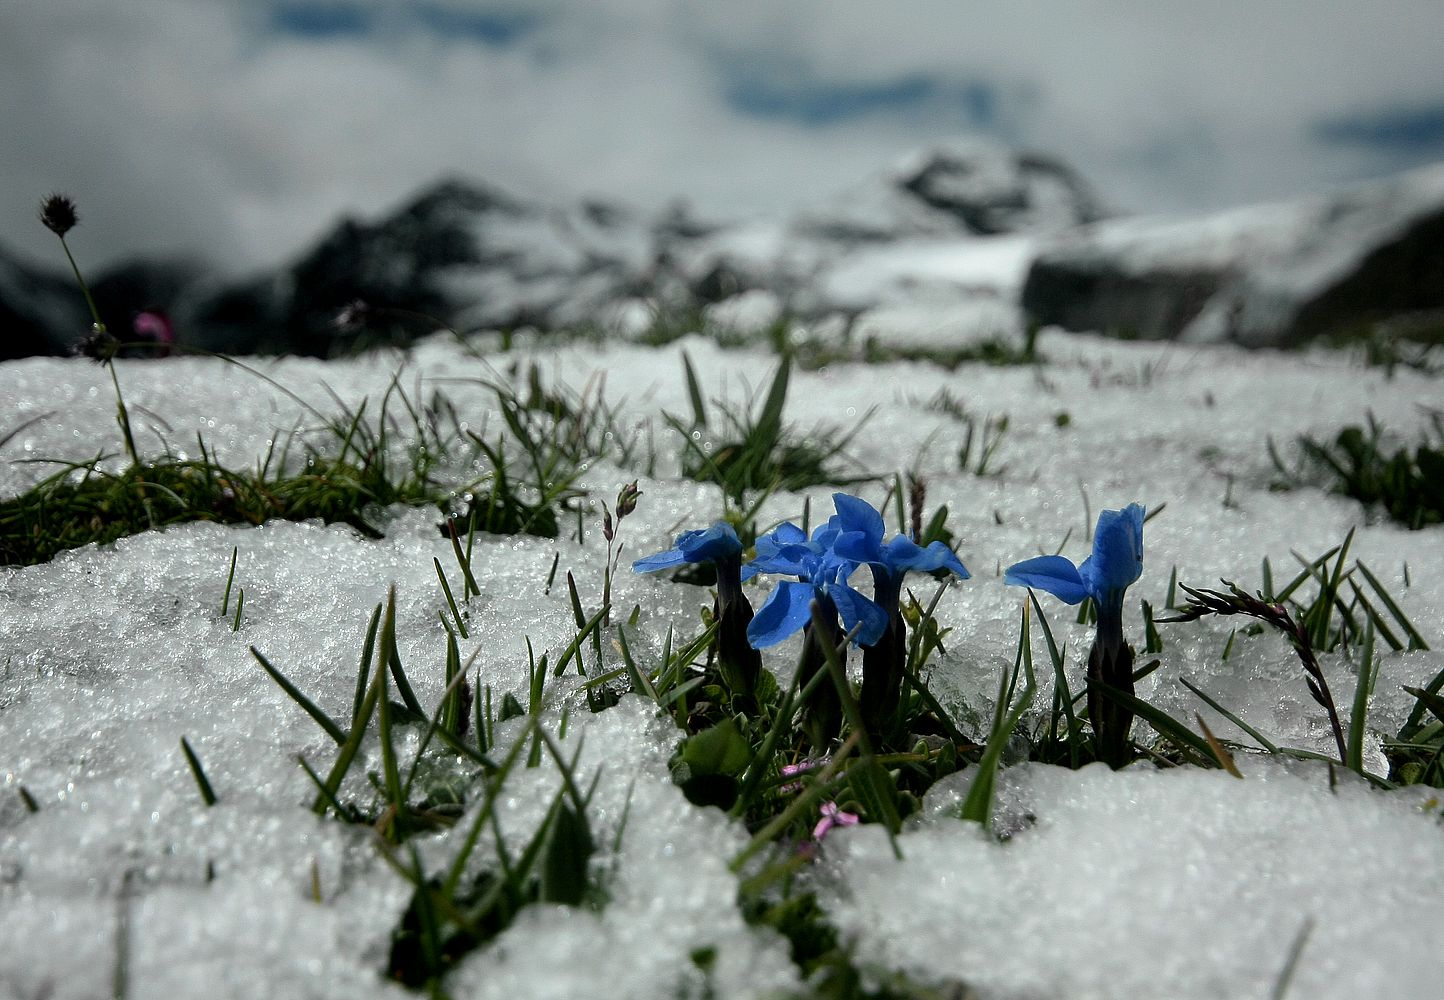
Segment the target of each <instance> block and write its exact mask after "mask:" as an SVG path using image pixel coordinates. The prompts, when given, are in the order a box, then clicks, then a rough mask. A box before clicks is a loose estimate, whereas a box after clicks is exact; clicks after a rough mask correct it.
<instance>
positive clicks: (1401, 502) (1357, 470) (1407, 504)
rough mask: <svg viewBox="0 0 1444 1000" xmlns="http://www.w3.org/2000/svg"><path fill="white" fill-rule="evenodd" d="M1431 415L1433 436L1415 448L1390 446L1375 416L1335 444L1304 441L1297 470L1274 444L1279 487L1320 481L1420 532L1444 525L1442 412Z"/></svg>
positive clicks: (1343, 432)
mask: <svg viewBox="0 0 1444 1000" xmlns="http://www.w3.org/2000/svg"><path fill="white" fill-rule="evenodd" d="M1429 416H1430V420H1431V423H1432V427H1433V435H1432V437H1431V436H1426V437H1425V438H1424V440H1422V441H1420V442H1418V443H1417V444H1416V445H1415V446H1414V448H1413V449H1412V450H1411V449H1410V448H1409V447H1408V446H1407V445H1397V444H1395V445H1392V446H1391V444H1390V442H1389V439H1388V436H1387V435H1386V434H1385V431H1384V428H1383V427H1382V426H1381V425H1380V424H1379V423H1378V421H1376V420H1375V419H1374V416H1373V414H1372V413H1371V414H1368V417H1367V422H1366V426H1363V427H1361V426H1358V425H1356V424H1355V425H1350V426H1348V427H1345V428H1344V429H1342V430H1341V431H1339V433H1338V434H1337V435H1335V437H1334V439H1333V440H1332V441H1328V442H1321V441H1318V440H1316V439H1314V438H1312V437H1308V436H1303V437H1300V438H1299V439H1298V447H1299V450H1300V452H1301V455H1302V462H1301V464H1300V466H1299V467H1298V468H1292V469H1291V468H1289V467H1288V466H1287V465H1286V464H1285V463H1284V461H1283V459H1282V457H1281V456H1280V455H1279V453H1278V450H1277V449H1276V448H1274V447H1273V446H1272V443H1270V448H1269V451H1270V456H1271V458H1272V460H1273V463H1274V467H1275V469H1276V470H1277V471H1278V473H1279V475H1280V477H1281V478H1280V485H1281V486H1282V487H1284V488H1293V487H1297V486H1301V485H1312V484H1314V483H1322V484H1323V485H1325V486H1326V487H1327V488H1328V489H1329V490H1330V491H1332V492H1334V493H1341V494H1343V495H1344V496H1348V497H1353V498H1354V499H1355V500H1358V501H1359V502H1360V503H1362V504H1364V505H1366V506H1368V507H1370V508H1376V509H1379V510H1382V511H1383V512H1384V513H1385V514H1386V515H1387V516H1388V517H1389V518H1390V519H1392V520H1393V521H1396V522H1397V523H1399V524H1402V525H1404V526H1405V527H1407V528H1411V529H1413V530H1416V531H1417V530H1418V529H1420V528H1422V527H1424V526H1425V525H1430V524H1439V523H1441V522H1444V411H1439V410H1434V411H1431V412H1430V414H1429Z"/></svg>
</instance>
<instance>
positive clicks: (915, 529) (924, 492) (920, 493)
mask: <svg viewBox="0 0 1444 1000" xmlns="http://www.w3.org/2000/svg"><path fill="white" fill-rule="evenodd" d="M908 487H909V490H908V507H909V508H910V512H911V514H912V517H911V524H910V525H909V527H911V528H912V536H913V541H915V542H921V541H922V535H923V504H925V503H927V499H928V484H927V483H926V482H925V481H924V480H923V478H922V477H921V476H913V475H909V476H908Z"/></svg>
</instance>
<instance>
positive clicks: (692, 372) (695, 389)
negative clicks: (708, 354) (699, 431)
mask: <svg viewBox="0 0 1444 1000" xmlns="http://www.w3.org/2000/svg"><path fill="white" fill-rule="evenodd" d="M682 375H683V377H684V378H685V379H686V380H687V399H688V400H689V401H690V402H691V404H692V426H693V427H706V426H707V406H706V404H705V403H704V402H703V401H702V386H701V385H700V384H698V382H697V372H696V369H694V368H693V367H692V359H691V358H689V357H688V356H687V352H686V351H683V352H682Z"/></svg>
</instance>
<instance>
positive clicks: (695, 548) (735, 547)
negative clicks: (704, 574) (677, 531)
mask: <svg viewBox="0 0 1444 1000" xmlns="http://www.w3.org/2000/svg"><path fill="white" fill-rule="evenodd" d="M677 548H679V549H681V550H682V554H683V555H684V556H686V558H687V561H688V562H694V563H696V562H711V561H713V560H717V559H725V558H727V557H728V556H736V555H740V554H741V553H742V542H741V541H740V540H739V539H738V538H737V532H736V531H734V530H733V529H732V525H730V524H728V523H727V522H726V521H718V522H717V523H716V524H714V525H712V527H710V528H706V529H704V530H700V531H688V532H685V533H683V534H682V535H679V536H678V537H677Z"/></svg>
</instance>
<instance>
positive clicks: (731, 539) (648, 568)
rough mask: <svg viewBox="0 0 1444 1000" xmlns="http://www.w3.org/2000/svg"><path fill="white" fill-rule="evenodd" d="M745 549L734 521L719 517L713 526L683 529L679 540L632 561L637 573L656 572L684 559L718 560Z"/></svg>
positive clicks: (693, 560) (738, 553)
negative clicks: (663, 548)
mask: <svg viewBox="0 0 1444 1000" xmlns="http://www.w3.org/2000/svg"><path fill="white" fill-rule="evenodd" d="M741 552H742V542H741V541H739V540H738V538H737V532H736V531H733V530H732V525H730V524H728V523H727V522H725V521H718V522H717V523H716V524H714V525H712V527H710V528H699V529H697V530H696V531H684V532H682V534H680V535H678V536H677V543H676V544H675V545H673V546H672V547H671V548H670V549H667V550H666V551H665V552H658V553H657V554H656V555H651V556H644V557H643V558H641V559H638V560H637V561H636V562H634V563H632V571H633V572H634V573H655V572H656V571H657V570H659V569H671V568H672V567H674V566H681V565H683V564H684V563H701V562H715V561H717V560H719V559H726V558H727V557H728V556H737V555H740V554H741Z"/></svg>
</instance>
